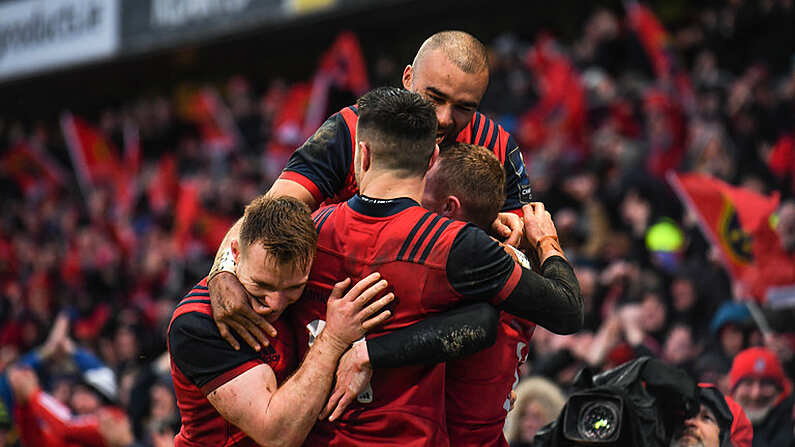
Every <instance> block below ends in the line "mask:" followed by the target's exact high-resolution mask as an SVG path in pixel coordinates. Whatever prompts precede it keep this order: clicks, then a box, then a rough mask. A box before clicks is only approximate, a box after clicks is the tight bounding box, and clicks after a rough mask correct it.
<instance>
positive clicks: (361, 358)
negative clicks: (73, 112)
mask: <svg viewBox="0 0 795 447" xmlns="http://www.w3.org/2000/svg"><path fill="white" fill-rule="evenodd" d="M351 349H353V359H354V361H355V362H356V366H357V367H358V368H359V369H367V368H370V369H372V367H373V365H372V364H370V352H369V351H368V350H367V340H366V339H364V338H362V339H361V340H357V341H356V342H354V343H353V346H352V347H351Z"/></svg>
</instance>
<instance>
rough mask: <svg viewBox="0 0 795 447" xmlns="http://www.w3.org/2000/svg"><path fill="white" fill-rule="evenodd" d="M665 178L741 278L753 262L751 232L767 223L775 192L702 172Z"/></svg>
mask: <svg viewBox="0 0 795 447" xmlns="http://www.w3.org/2000/svg"><path fill="white" fill-rule="evenodd" d="M668 181H669V182H670V184H671V186H672V187H673V188H674V191H676V193H677V195H678V196H679V197H680V199H681V200H682V201H683V202H684V203H685V204H686V205H687V207H688V209H690V210H691V211H693V212H695V214H696V215H697V216H698V219H699V223H700V224H701V229H702V231H703V232H704V234H705V235H706V237H707V238H708V239H709V240H710V241H711V242H712V244H713V245H714V246H715V247H717V248H718V250H719V251H720V253H721V255H722V258H723V261H724V263H725V265H726V267H727V269H728V270H729V273H731V275H732V277H733V278H734V279H735V280H736V281H743V278H744V277H745V276H746V275H747V274H748V272H749V271H750V270H751V269H752V268H754V265H755V264H756V261H755V258H754V252H755V250H754V245H755V244H756V243H757V241H756V239H755V238H754V234H757V232H758V231H759V230H760V229H761V228H762V227H763V226H766V225H768V220H769V219H770V216H771V214H772V213H773V212H774V211H775V210H776V207H777V206H778V201H779V194H778V192H774V193H773V194H772V195H771V196H764V195H761V194H758V193H756V192H754V191H751V190H749V189H745V188H739V187H736V186H732V185H729V184H727V183H724V182H722V181H720V180H717V179H715V178H713V177H710V176H707V175H704V174H679V173H677V174H669V175H668Z"/></svg>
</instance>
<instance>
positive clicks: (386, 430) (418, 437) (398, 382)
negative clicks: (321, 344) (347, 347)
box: [291, 195, 521, 447]
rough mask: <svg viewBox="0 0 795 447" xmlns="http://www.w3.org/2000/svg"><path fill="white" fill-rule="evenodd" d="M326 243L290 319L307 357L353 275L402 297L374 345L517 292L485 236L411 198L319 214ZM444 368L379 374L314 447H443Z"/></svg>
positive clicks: (356, 202) (363, 201) (323, 429)
mask: <svg viewBox="0 0 795 447" xmlns="http://www.w3.org/2000/svg"><path fill="white" fill-rule="evenodd" d="M313 216H314V220H315V224H316V226H317V228H318V232H319V239H318V246H317V254H316V256H315V262H314V264H313V267H312V271H311V273H310V276H309V284H308V285H307V288H306V291H305V294H304V296H303V297H302V298H301V299H300V300H299V301H298V302H297V303H296V304H294V305H293V306H292V308H291V314H292V317H293V318H294V321H295V326H294V327H295V330H296V336H297V340H298V342H297V343H298V346H299V351H306V350H307V349H308V342H309V340H310V337H311V336H312V335H313V334H314V333H317V332H318V331H319V330H320V329H321V326H322V325H323V324H324V323H323V322H322V320H323V319H324V317H325V313H326V298H327V297H328V295H329V291H330V290H331V288H332V286H333V284H335V283H336V282H337V281H339V280H340V279H342V278H345V277H351V279H353V280H354V281H356V280H359V279H361V278H363V277H365V276H367V275H368V274H369V273H371V272H373V271H378V272H380V273H381V275H382V276H383V278H385V279H387V280H388V281H389V284H390V288H391V290H392V291H393V292H394V293H395V296H396V299H395V301H394V302H393V303H392V304H391V308H392V313H393V316H392V318H390V319H389V320H388V321H387V322H386V323H385V324H384V325H383V326H382V327H380V328H377V329H376V330H374V331H373V332H371V333H370V334H368V338H371V337H378V336H380V335H382V334H384V333H387V332H390V331H393V330H396V329H399V328H402V327H406V326H409V325H411V324H413V323H416V322H418V321H420V320H422V319H423V318H424V317H425V316H426V315H429V314H435V313H438V312H442V311H444V310H447V309H449V308H451V307H452V306H455V305H456V304H457V303H460V302H462V301H463V300H481V301H482V300H490V301H491V302H492V303H494V304H497V303H499V302H501V301H502V300H504V299H505V298H506V297H507V296H508V295H509V294H510V293H511V292H512V291H513V289H514V288H515V287H516V284H517V283H518V281H519V277H520V276H521V268H519V267H518V265H516V263H515V262H514V261H513V259H512V258H511V257H510V256H509V255H508V254H507V253H505V251H503V249H502V248H501V247H500V246H499V244H497V243H496V242H494V241H493V240H492V239H491V238H489V237H488V236H487V235H486V234H485V233H484V232H482V231H481V230H479V229H477V228H476V227H474V226H471V225H467V224H465V223H463V222H458V221H454V220H451V219H447V218H443V217H441V216H439V215H437V214H434V213H431V212H430V211H427V210H425V209H424V208H421V207H420V206H419V205H418V204H417V203H416V202H415V201H413V200H411V199H405V198H403V199H395V200H378V199H371V198H367V197H363V196H360V195H356V196H354V197H353V198H351V199H350V200H349V201H347V202H345V203H343V204H338V205H332V206H327V207H324V208H320V209H319V210H317V211H316V212H315V213H314V215H313ZM444 370H445V366H444V364H438V365H432V366H423V365H420V366H406V367H401V368H391V369H383V370H378V371H375V373H374V375H373V379H372V381H371V390H369V392H368V393H363V395H362V396H360V401H359V402H355V403H354V404H352V405H351V406H350V407H349V408H348V410H346V412H345V414H344V415H343V416H342V418H341V419H339V421H338V422H335V423H334V424H330V423H328V422H322V421H321V422H319V423H318V424H316V425H315V428H314V429H313V431H312V432H311V433H310V434H309V437H308V438H307V441H306V443H305V445H307V446H321V445H322V446H326V445H331V446H343V445H345V446H348V445H361V446H369V445H372V446H376V445H378V446H382V445H395V446H397V445H399V446H402V447H412V446H426V445H433V446H445V445H449V441H448V437H447V430H446V424H445V412H444V388H443V386H444Z"/></svg>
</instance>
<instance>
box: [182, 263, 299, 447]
mask: <svg viewBox="0 0 795 447" xmlns="http://www.w3.org/2000/svg"><path fill="white" fill-rule="evenodd" d="M274 327H275V328H276V330H277V331H278V332H279V335H278V338H276V339H270V344H269V345H268V346H267V347H265V348H264V349H262V351H261V352H256V351H254V350H253V349H252V348H251V347H250V346H249V345H248V344H247V343H245V342H244V341H242V340H239V342H240V350H239V351H235V349H234V348H232V347H231V346H230V345H229V343H227V342H226V340H224V339H223V338H221V334H220V333H219V332H218V328H217V327H216V326H215V323H214V322H213V318H212V312H211V310H210V294H209V292H208V291H207V278H204V279H202V280H201V282H199V283H198V284H197V285H196V286H194V287H193V289H192V290H191V291H190V292H189V293H188V294H186V295H185V296H184V297H183V299H182V301H180V303H179V304H178V305H177V308H176V309H175V310H174V314H173V316H172V317H171V323H170V324H169V328H168V352H169V355H170V356H171V377H172V379H173V381H174V391H175V392H176V395H177V405H178V406H179V411H180V415H181V416H182V428H181V429H180V431H179V433H178V434H177V436H176V438H175V439H174V445H175V446H177V447H183V446H184V447H195V446H208V447H209V446H246V447H247V446H256V445H257V444H256V443H255V442H254V441H253V440H252V439H251V438H249V437H248V436H246V434H245V433H243V432H242V431H240V430H239V429H238V428H237V427H235V426H234V425H232V424H230V423H228V422H226V420H224V419H223V418H222V417H221V415H220V414H219V413H218V411H216V409H215V407H213V406H212V404H211V403H210V401H208V400H207V397H206V396H207V394H209V393H210V392H212V391H213V390H215V389H216V388H218V387H219V386H221V385H223V384H225V383H227V382H228V381H230V380H232V379H234V378H235V377H237V376H239V375H240V374H242V373H244V372H246V371H248V370H249V369H251V368H253V367H255V366H257V365H260V364H263V363H265V364H267V365H268V366H270V367H271V368H273V371H274V373H275V374H276V379H277V380H278V382H279V383H281V382H282V381H283V380H285V379H286V378H287V376H288V375H289V374H290V373H292V372H293V370H294V369H295V367H296V361H295V359H296V357H295V352H294V349H295V343H294V339H293V336H292V330H291V329H290V326H289V325H288V324H286V323H284V322H282V321H277V322H276V323H274Z"/></svg>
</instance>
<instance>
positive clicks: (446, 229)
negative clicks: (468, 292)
mask: <svg viewBox="0 0 795 447" xmlns="http://www.w3.org/2000/svg"><path fill="white" fill-rule="evenodd" d="M400 220H401V222H400V224H401V225H400V226H401V227H402V232H404V233H405V240H404V242H403V244H402V246H401V248H400V250H399V251H398V255H397V259H398V260H399V261H407V262H414V263H418V264H425V263H426V262H428V261H431V260H433V259H435V258H436V257H438V256H442V257H446V255H447V252H449V250H450V246H451V244H452V242H453V240H454V239H455V236H456V234H457V233H458V232H459V231H461V229H463V228H464V227H466V223H465V222H461V221H458V220H455V219H451V218H449V217H444V216H441V215H439V214H437V213H434V212H433V211H428V210H427V209H425V208H422V207H414V208H413V209H410V210H407V212H406V213H404V215H403V216H401V219H400Z"/></svg>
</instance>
